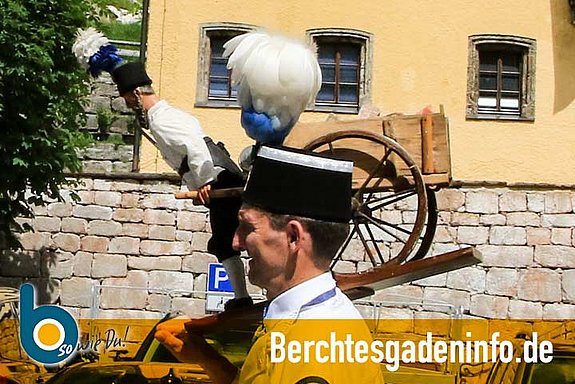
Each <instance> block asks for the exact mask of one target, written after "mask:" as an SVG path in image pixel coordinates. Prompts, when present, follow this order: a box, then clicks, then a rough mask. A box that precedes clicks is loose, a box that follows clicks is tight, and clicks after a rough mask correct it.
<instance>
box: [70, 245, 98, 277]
mask: <svg viewBox="0 0 575 384" xmlns="http://www.w3.org/2000/svg"><path fill="white" fill-rule="evenodd" d="M92 257H93V254H91V253H88V252H82V251H80V252H76V255H75V256H74V258H73V259H72V261H73V263H74V264H73V266H72V274H73V275H74V276H82V277H90V276H91V275H92Z"/></svg>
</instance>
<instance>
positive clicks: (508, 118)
mask: <svg viewBox="0 0 575 384" xmlns="http://www.w3.org/2000/svg"><path fill="white" fill-rule="evenodd" d="M465 118H466V119H467V120H503V121H523V122H533V121H535V118H534V117H522V116H509V115H487V114H485V115H467V116H466V117H465Z"/></svg>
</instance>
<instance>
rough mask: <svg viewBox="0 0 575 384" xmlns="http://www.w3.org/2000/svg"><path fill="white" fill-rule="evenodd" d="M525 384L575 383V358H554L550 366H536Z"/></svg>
mask: <svg viewBox="0 0 575 384" xmlns="http://www.w3.org/2000/svg"><path fill="white" fill-rule="evenodd" d="M523 383H524V384H549V383H553V384H572V383H575V356H560V357H554V358H553V361H551V362H550V363H548V364H541V363H540V364H534V365H533V366H532V369H531V374H530V375H528V376H527V377H526V380H524V381H523Z"/></svg>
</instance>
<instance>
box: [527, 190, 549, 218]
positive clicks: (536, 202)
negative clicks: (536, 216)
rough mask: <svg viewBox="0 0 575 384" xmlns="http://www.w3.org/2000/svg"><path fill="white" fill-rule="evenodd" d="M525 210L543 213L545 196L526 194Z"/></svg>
mask: <svg viewBox="0 0 575 384" xmlns="http://www.w3.org/2000/svg"><path fill="white" fill-rule="evenodd" d="M527 209H528V210H529V211H531V212H536V213H540V212H543V211H544V210H545V195H544V194H542V193H528V194H527Z"/></svg>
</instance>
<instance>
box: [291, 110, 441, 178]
mask: <svg viewBox="0 0 575 384" xmlns="http://www.w3.org/2000/svg"><path fill="white" fill-rule="evenodd" d="M340 131H364V132H372V133H375V134H378V135H385V136H387V137H389V138H392V139H394V140H395V141H397V142H398V143H399V144H400V145H401V146H402V147H403V148H404V149H405V150H406V151H407V152H408V153H409V155H410V156H411V157H412V159H413V160H414V162H415V164H416V165H417V166H418V167H419V169H420V171H421V173H422V174H423V178H424V181H425V184H426V185H428V186H446V185H449V182H450V180H451V160H450V151H449V125H448V120H447V118H446V117H445V115H444V114H443V113H433V114H428V115H422V114H416V115H400V114H394V115H389V116H385V117H379V118H370V119H354V120H332V121H324V122H314V123H298V124H297V125H296V126H295V127H294V128H293V130H292V132H291V133H290V135H289V136H288V137H287V139H286V141H285V145H286V146H289V147H295V148H305V147H306V146H307V145H308V144H309V143H310V142H312V141H314V140H317V139H318V138H320V137H322V136H324V135H327V134H330V133H334V132H340ZM332 151H334V152H335V153H336V155H337V157H341V158H344V159H347V160H353V161H354V163H355V169H354V176H353V178H354V187H357V186H358V185H361V182H362V180H364V179H365V178H366V177H367V174H366V171H365V170H367V169H373V162H377V161H379V159H381V158H382V156H383V152H384V151H385V148H384V147H383V146H381V145H379V144H377V143H374V142H370V141H367V140H362V139H345V140H342V141H340V142H338V143H337V144H335V148H333V149H332ZM392 161H393V158H392ZM403 164H404V163H403V162H397V169H396V172H397V176H406V175H408V174H409V172H408V170H407V169H405V166H404V165H403Z"/></svg>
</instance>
